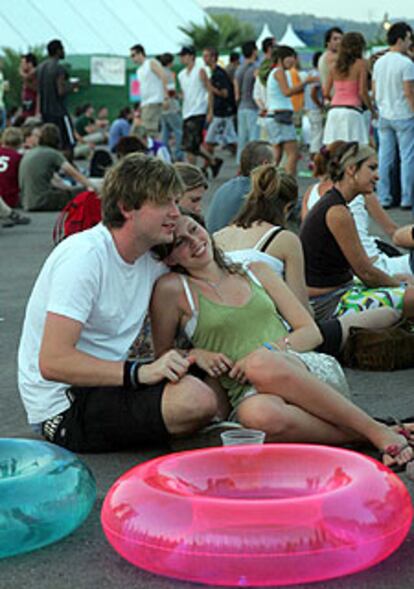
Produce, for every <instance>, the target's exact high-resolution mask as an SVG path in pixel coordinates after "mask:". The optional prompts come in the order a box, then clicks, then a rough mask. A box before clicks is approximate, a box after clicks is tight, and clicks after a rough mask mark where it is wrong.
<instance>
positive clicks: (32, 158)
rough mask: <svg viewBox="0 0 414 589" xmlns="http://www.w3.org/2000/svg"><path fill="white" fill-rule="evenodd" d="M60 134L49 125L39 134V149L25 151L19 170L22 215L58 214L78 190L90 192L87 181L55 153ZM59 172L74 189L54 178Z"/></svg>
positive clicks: (91, 182)
mask: <svg viewBox="0 0 414 589" xmlns="http://www.w3.org/2000/svg"><path fill="white" fill-rule="evenodd" d="M59 144H60V133H59V129H58V127H57V126H56V125H54V124H53V123H46V124H45V125H43V126H42V128H41V130H40V137H39V145H38V146H37V147H34V148H33V149H30V150H29V151H27V152H26V153H25V154H24V156H23V158H22V161H21V164H20V168H19V185H20V193H21V201H22V205H23V208H24V210H25V211H60V210H61V209H63V207H64V206H65V205H66V204H67V203H68V202H69V201H70V200H71V198H73V197H74V196H75V195H76V194H78V193H79V192H81V191H82V190H84V189H85V187H86V189H88V190H94V189H95V186H94V184H93V181H91V179H89V178H86V176H84V175H83V174H81V173H80V172H79V171H78V170H77V169H76V168H75V167H74V166H72V164H70V163H69V162H68V161H67V160H66V159H65V157H64V155H63V154H62V152H61V151H59ZM58 172H63V173H64V174H66V175H67V176H69V177H70V178H71V179H72V180H74V181H75V182H78V185H77V186H69V185H68V184H65V183H64V182H63V181H62V180H60V179H57V178H56V174H57V173H58Z"/></svg>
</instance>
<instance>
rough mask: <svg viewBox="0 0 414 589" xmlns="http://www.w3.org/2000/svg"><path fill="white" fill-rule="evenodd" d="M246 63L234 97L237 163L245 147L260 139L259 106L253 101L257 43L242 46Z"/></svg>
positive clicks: (238, 74)
mask: <svg viewBox="0 0 414 589" xmlns="http://www.w3.org/2000/svg"><path fill="white" fill-rule="evenodd" d="M242 53H243V57H244V61H243V63H242V65H240V66H239V67H238V68H237V70H236V74H235V76H234V97H235V99H236V104H237V105H238V109H237V134H238V141H237V161H238V162H240V155H241V152H242V151H243V148H244V146H245V145H246V144H247V143H249V141H257V139H258V138H259V132H260V129H259V125H258V124H257V113H258V108H257V104H256V103H255V101H254V99H253V88H254V83H255V73H256V60H257V54H258V51H257V46H256V42H255V41H246V43H243V45H242Z"/></svg>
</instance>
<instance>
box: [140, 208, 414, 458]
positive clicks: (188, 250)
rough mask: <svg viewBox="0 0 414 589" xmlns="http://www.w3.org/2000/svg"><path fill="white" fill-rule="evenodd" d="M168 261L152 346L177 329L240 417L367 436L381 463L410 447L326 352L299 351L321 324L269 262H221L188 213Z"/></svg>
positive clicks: (276, 428)
mask: <svg viewBox="0 0 414 589" xmlns="http://www.w3.org/2000/svg"><path fill="white" fill-rule="evenodd" d="M165 261H166V262H167V263H168V264H169V265H170V266H171V267H173V268H175V269H180V270H181V272H182V273H181V274H179V273H177V272H172V273H170V274H168V275H165V276H164V277H162V278H161V279H160V280H159V281H158V283H157V285H156V288H155V291H154V294H153V299H152V304H151V318H152V325H153V336H154V346H155V350H156V354H157V355H158V354H162V353H163V352H164V351H166V350H168V349H170V348H172V347H173V346H174V340H175V336H176V333H177V331H178V330H179V329H180V328H181V329H184V330H185V331H186V333H187V335H188V337H189V338H190V339H191V341H192V343H193V345H194V348H193V349H192V350H191V351H190V352H189V357H191V358H192V359H193V361H194V362H195V363H196V364H197V365H198V366H199V367H200V368H202V369H204V370H205V371H206V372H207V373H208V374H209V375H210V376H214V377H217V378H219V381H220V383H221V385H222V387H223V388H224V389H225V391H226V392H227V394H228V397H229V399H230V402H231V405H232V407H233V413H234V414H235V415H236V416H237V419H238V420H239V421H240V422H241V423H242V424H243V425H244V426H246V427H252V428H259V429H262V430H264V431H265V432H266V434H267V439H268V440H269V441H285V442H315V443H328V444H329V443H330V444H341V443H345V442H349V441H351V440H356V439H364V440H366V439H368V440H370V441H371V442H372V443H373V444H374V445H375V446H376V447H377V448H378V449H379V450H380V451H381V452H383V454H384V457H383V459H384V462H385V463H387V464H393V463H397V464H405V463H406V462H407V461H409V460H410V459H411V458H412V457H413V451H412V449H411V447H410V446H409V444H408V443H407V439H406V438H405V437H404V435H402V434H401V433H397V432H394V431H393V430H391V429H389V428H387V427H385V426H384V425H383V424H380V423H378V422H376V421H375V420H373V419H371V418H370V417H369V416H368V415H367V414H365V413H364V412H363V411H362V410H361V409H359V408H358V407H356V406H355V405H353V404H352V403H351V402H350V401H349V400H348V399H347V398H346V397H345V396H344V394H345V395H346V393H347V385H346V381H345V379H344V376H343V373H342V370H341V368H340V366H339V364H338V363H337V362H336V361H335V360H334V359H333V358H330V357H329V356H325V355H323V354H316V353H312V352H311V353H303V352H305V351H306V350H311V349H312V348H314V347H315V346H316V345H318V343H320V341H321V336H320V333H319V330H318V328H317V326H316V325H315V323H314V322H313V320H312V318H311V316H310V315H309V313H307V311H306V310H305V309H304V308H303V307H302V305H301V304H300V303H299V302H298V301H297V300H296V298H295V297H294V296H293V295H292V293H291V291H290V290H289V289H288V287H287V286H286V285H285V284H284V283H283V281H281V279H280V278H278V277H277V275H276V274H275V272H273V271H272V270H271V269H270V268H268V267H267V266H266V265H264V264H252V265H251V266H250V267H249V268H247V269H246V271H245V272H244V271H241V270H239V269H238V268H236V267H234V266H229V265H227V264H226V263H225V261H224V260H223V258H222V256H221V255H220V252H219V251H218V250H217V249H216V248H215V246H214V244H213V242H212V239H211V238H210V236H209V234H208V233H207V231H206V230H205V229H204V228H203V227H202V226H201V225H200V224H199V223H198V222H197V221H196V220H194V219H193V218H192V217H189V216H186V215H183V216H182V217H181V218H180V219H179V220H178V222H177V226H176V232H175V241H174V244H173V246H171V248H170V252H169V254H168V255H167V256H166V258H165ZM167 306H168V313H165V308H166V307H167ZM283 320H286V321H287V322H288V323H289V324H290V325H291V326H292V328H293V330H292V332H290V333H288V331H287V329H286V327H285V324H284V321H283ZM335 388H336V389H338V390H342V392H343V393H344V394H341V393H339V392H337V390H335ZM406 433H407V435H408V437H409V436H410V433H409V431H408V430H407V431H406Z"/></svg>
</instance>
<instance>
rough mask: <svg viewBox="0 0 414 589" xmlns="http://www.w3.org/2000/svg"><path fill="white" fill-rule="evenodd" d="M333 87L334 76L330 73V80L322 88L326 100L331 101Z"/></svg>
mask: <svg viewBox="0 0 414 589" xmlns="http://www.w3.org/2000/svg"><path fill="white" fill-rule="evenodd" d="M332 86H333V75H332V71H329V74H328V78H327V80H326V84H325V85H324V87H323V88H322V92H323V97H324V98H325V100H329V101H330V100H331V92H332Z"/></svg>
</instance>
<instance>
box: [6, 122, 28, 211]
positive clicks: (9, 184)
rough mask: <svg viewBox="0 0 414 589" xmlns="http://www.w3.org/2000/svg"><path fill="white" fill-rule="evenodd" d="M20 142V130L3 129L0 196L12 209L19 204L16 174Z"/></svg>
mask: <svg viewBox="0 0 414 589" xmlns="http://www.w3.org/2000/svg"><path fill="white" fill-rule="evenodd" d="M22 142H23V137H22V133H21V131H20V129H16V128H15V127H8V128H7V129H5V131H4V133H3V135H2V141H1V146H0V196H2V197H3V199H4V201H5V202H6V204H8V205H9V207H12V208H15V207H17V205H18V204H19V181H18V172H19V165H20V160H21V159H22V156H21V155H20V153H19V152H18V151H17V150H18V149H19V147H20V146H21V145H22Z"/></svg>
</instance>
